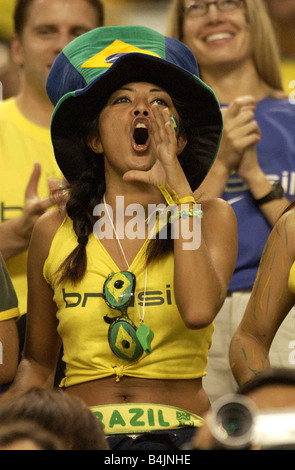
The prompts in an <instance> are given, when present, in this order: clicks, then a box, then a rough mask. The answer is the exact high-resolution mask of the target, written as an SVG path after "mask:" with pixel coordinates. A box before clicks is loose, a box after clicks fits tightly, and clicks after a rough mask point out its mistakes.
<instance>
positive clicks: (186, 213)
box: [169, 204, 204, 224]
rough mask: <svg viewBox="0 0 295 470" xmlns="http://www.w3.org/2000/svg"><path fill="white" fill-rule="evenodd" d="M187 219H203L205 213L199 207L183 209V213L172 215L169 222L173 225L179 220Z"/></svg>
mask: <svg viewBox="0 0 295 470" xmlns="http://www.w3.org/2000/svg"><path fill="white" fill-rule="evenodd" d="M195 205H196V204H195ZM187 217H199V218H200V219H202V218H203V217H204V212H203V211H201V210H200V209H198V208H197V207H190V208H189V209H182V210H181V211H179V212H176V213H174V214H173V215H171V216H170V218H169V222H170V223H171V224H172V223H173V222H175V220H177V219H186V218H187Z"/></svg>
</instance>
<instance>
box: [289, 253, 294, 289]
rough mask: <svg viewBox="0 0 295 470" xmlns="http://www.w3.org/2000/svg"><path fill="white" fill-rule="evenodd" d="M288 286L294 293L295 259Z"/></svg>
mask: <svg viewBox="0 0 295 470" xmlns="http://www.w3.org/2000/svg"><path fill="white" fill-rule="evenodd" d="M288 288H289V290H290V291H291V292H293V294H295V261H294V263H293V264H292V266H291V269H290V273H289V279H288Z"/></svg>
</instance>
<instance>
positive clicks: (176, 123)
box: [170, 114, 178, 132]
mask: <svg viewBox="0 0 295 470" xmlns="http://www.w3.org/2000/svg"><path fill="white" fill-rule="evenodd" d="M170 120H171V124H172V126H173V128H174V130H175V132H177V131H178V121H177V119H176V117H175V116H173V114H170Z"/></svg>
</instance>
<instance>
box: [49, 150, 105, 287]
mask: <svg viewBox="0 0 295 470" xmlns="http://www.w3.org/2000/svg"><path fill="white" fill-rule="evenodd" d="M96 158H97V159H96V160H95V159H94V158H93V159H92V161H91V168H90V169H88V170H87V171H85V172H84V173H82V175H81V177H80V179H79V180H78V181H77V182H75V183H74V184H72V185H71V187H70V193H69V200H68V203H67V206H66V210H67V214H68V216H69V217H70V218H71V219H72V220H73V228H74V231H75V233H76V235H77V247H76V248H75V249H74V250H73V251H72V252H71V253H70V254H69V256H68V257H67V258H66V259H65V260H64V262H63V263H62V264H61V266H60V268H59V270H58V272H59V273H60V278H59V282H62V281H65V280H70V281H71V282H72V283H73V284H76V283H78V282H79V281H81V279H82V278H83V276H84V274H85V272H86V268H87V255H86V246H87V242H88V237H89V235H90V234H91V232H92V231H93V209H94V207H95V206H96V204H98V203H99V202H100V200H101V199H102V197H103V194H104V192H105V182H104V179H101V175H102V174H104V168H103V166H104V165H103V158H102V156H99V155H97V156H96Z"/></svg>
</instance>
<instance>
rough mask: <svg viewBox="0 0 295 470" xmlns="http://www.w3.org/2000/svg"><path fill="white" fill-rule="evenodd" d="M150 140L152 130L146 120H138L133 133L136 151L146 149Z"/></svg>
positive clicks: (133, 143)
mask: <svg viewBox="0 0 295 470" xmlns="http://www.w3.org/2000/svg"><path fill="white" fill-rule="evenodd" d="M149 140H150V131H149V127H148V124H147V123H146V122H137V123H136V124H135V127H134V130H133V134H132V145H133V148H134V149H135V150H136V151H143V150H146V149H147V147H148V144H149Z"/></svg>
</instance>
